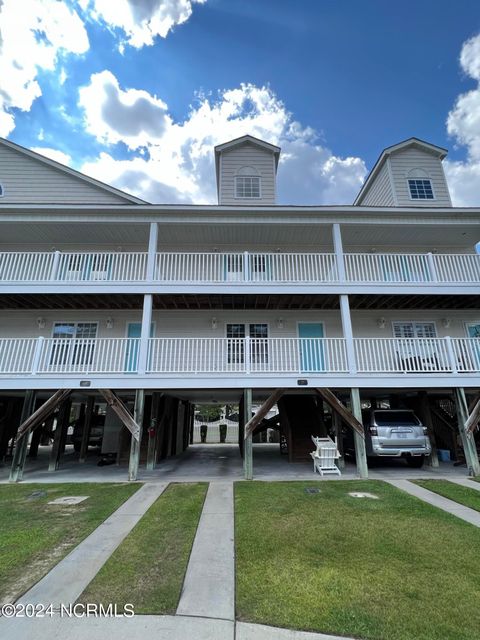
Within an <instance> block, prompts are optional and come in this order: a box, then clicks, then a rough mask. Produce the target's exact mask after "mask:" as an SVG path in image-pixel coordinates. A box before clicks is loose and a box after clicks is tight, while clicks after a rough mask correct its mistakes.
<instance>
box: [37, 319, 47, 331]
mask: <svg viewBox="0 0 480 640" xmlns="http://www.w3.org/2000/svg"><path fill="white" fill-rule="evenodd" d="M37 327H38V328H39V329H45V318H42V317H38V318H37Z"/></svg>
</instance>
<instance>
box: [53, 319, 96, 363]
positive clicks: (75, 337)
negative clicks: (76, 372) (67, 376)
mask: <svg viewBox="0 0 480 640" xmlns="http://www.w3.org/2000/svg"><path fill="white" fill-rule="evenodd" d="M96 337H97V323H96V322H55V324H54V325H53V333H52V338H54V341H53V344H52V351H51V354H50V364H51V365H68V364H70V365H79V364H91V363H92V360H93V351H94V348H95V342H94V339H95V338H96Z"/></svg>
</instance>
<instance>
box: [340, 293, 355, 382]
mask: <svg viewBox="0 0 480 640" xmlns="http://www.w3.org/2000/svg"><path fill="white" fill-rule="evenodd" d="M340 313H341V316H342V329H343V337H344V338H345V346H346V351H347V364H348V371H349V373H350V374H352V375H355V374H356V373H357V363H356V359H355V345H354V342H353V330H352V318H351V315H350V304H349V302H348V296H347V295H345V294H342V295H341V296H340Z"/></svg>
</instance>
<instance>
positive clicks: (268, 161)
mask: <svg viewBox="0 0 480 640" xmlns="http://www.w3.org/2000/svg"><path fill="white" fill-rule="evenodd" d="M245 166H248V167H254V168H255V170H256V171H257V172H258V177H259V178H260V182H261V190H260V198H255V200H254V202H249V200H251V198H249V199H246V204H252V205H253V204H255V205H256V204H275V163H274V161H273V153H272V152H271V151H268V150H267V149H262V148H260V147H257V146H256V145H253V144H250V143H245V144H241V145H238V146H236V147H233V148H232V149H227V150H225V151H222V155H221V163H220V167H221V169H220V190H219V198H220V200H219V204H226V205H238V204H241V201H240V200H239V198H237V197H235V195H236V194H235V178H236V177H237V175H238V171H239V170H240V169H241V168H242V167H245Z"/></svg>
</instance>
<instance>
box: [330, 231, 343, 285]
mask: <svg viewBox="0 0 480 640" xmlns="http://www.w3.org/2000/svg"><path fill="white" fill-rule="evenodd" d="M332 234H333V248H334V251H335V260H336V261H337V273H338V280H339V281H340V282H345V280H346V271H345V256H344V254H343V243H342V232H341V230H340V225H339V224H338V222H334V223H333V225H332Z"/></svg>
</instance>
